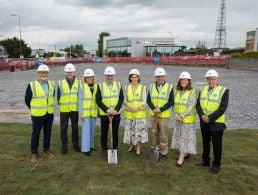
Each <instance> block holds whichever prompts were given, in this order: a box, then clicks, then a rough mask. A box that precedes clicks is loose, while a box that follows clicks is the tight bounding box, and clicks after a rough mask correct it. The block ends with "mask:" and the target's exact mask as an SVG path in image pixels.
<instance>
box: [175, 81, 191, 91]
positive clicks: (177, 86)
mask: <svg viewBox="0 0 258 195" xmlns="http://www.w3.org/2000/svg"><path fill="white" fill-rule="evenodd" d="M180 80H181V79H179V80H178V82H177V85H176V89H177V90H179V91H183V88H182V87H181V85H180ZM186 89H187V90H191V89H192V82H191V79H188V85H187V86H186Z"/></svg>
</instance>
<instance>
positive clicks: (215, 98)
mask: <svg viewBox="0 0 258 195" xmlns="http://www.w3.org/2000/svg"><path fill="white" fill-rule="evenodd" d="M226 89H227V88H226V87H222V86H221V85H219V86H217V87H216V88H215V89H214V90H213V92H212V93H211V94H210V96H208V90H209V86H208V85H206V86H204V87H203V88H202V89H201V94H200V106H201V108H202V110H203V112H204V114H206V115H210V114H211V113H213V112H215V111H216V110H217V109H218V108H219V106H220V103H221V99H222V96H223V94H224V92H225V91H226ZM215 122H217V123H225V114H223V115H221V116H220V117H219V118H218V119H217V120H216V121H215Z"/></svg>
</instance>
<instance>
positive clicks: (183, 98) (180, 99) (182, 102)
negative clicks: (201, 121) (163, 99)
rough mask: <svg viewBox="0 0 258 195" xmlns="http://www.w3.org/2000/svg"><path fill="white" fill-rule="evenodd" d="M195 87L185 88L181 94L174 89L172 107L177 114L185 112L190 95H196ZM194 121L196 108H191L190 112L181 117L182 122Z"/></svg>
mask: <svg viewBox="0 0 258 195" xmlns="http://www.w3.org/2000/svg"><path fill="white" fill-rule="evenodd" d="M196 94H197V92H196V90H195V89H191V90H187V91H185V92H184V94H183V95H180V91H179V90H177V89H174V102H175V103H174V109H175V112H176V113H177V114H179V115H180V114H183V113H184V112H186V110H187V107H188V105H189V101H190V98H191V96H192V95H196ZM195 121H196V108H195V106H194V108H193V109H192V111H191V113H190V114H189V115H187V116H185V117H184V118H183V123H195Z"/></svg>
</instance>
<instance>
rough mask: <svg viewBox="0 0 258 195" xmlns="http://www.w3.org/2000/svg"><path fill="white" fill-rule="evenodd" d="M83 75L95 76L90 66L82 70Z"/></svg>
mask: <svg viewBox="0 0 258 195" xmlns="http://www.w3.org/2000/svg"><path fill="white" fill-rule="evenodd" d="M83 76H84V77H93V76H95V74H94V71H93V70H92V69H91V68H87V69H85V70H84V74H83Z"/></svg>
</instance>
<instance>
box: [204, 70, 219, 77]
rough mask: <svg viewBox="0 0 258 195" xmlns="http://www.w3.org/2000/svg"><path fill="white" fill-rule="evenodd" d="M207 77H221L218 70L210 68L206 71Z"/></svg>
mask: <svg viewBox="0 0 258 195" xmlns="http://www.w3.org/2000/svg"><path fill="white" fill-rule="evenodd" d="M205 77H206V78H207V77H219V74H218V73H217V71H216V70H208V71H207V72H206V75H205Z"/></svg>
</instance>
